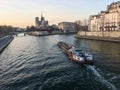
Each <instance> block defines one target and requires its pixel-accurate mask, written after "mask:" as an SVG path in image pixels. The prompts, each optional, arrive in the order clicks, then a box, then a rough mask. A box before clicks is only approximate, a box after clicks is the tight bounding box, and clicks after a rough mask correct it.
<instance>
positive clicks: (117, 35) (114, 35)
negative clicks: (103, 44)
mask: <svg viewBox="0 0 120 90" xmlns="http://www.w3.org/2000/svg"><path fill="white" fill-rule="evenodd" d="M75 37H76V38H81V39H90V40H101V41H110V42H120V32H119V31H112V32H78V33H77V35H76V36H75Z"/></svg>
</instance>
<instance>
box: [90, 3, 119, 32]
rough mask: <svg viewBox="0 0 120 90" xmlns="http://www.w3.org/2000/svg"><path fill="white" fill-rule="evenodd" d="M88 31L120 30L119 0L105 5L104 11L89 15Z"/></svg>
mask: <svg viewBox="0 0 120 90" xmlns="http://www.w3.org/2000/svg"><path fill="white" fill-rule="evenodd" d="M89 30H90V31H120V1H118V2H113V3H111V4H110V5H108V6H107V10H106V11H101V12H100V13H99V14H98V15H91V16H90V17H89Z"/></svg>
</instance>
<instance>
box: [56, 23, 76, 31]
mask: <svg viewBox="0 0 120 90" xmlns="http://www.w3.org/2000/svg"><path fill="white" fill-rule="evenodd" d="M58 29H60V30H64V31H75V23H73V22H61V23H59V24H58Z"/></svg>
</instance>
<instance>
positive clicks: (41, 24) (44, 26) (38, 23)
mask: <svg viewBox="0 0 120 90" xmlns="http://www.w3.org/2000/svg"><path fill="white" fill-rule="evenodd" d="M35 26H36V28H39V29H47V28H48V21H46V20H45V18H44V17H43V15H42V13H41V20H39V17H35Z"/></svg>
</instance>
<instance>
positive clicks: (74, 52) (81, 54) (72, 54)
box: [57, 42, 94, 64]
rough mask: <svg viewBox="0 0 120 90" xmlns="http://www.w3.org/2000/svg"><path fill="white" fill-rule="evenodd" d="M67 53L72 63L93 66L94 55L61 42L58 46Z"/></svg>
mask: <svg viewBox="0 0 120 90" xmlns="http://www.w3.org/2000/svg"><path fill="white" fill-rule="evenodd" d="M57 45H58V46H59V47H60V48H61V49H62V50H64V51H65V53H66V54H67V55H68V56H69V58H70V59H71V60H72V61H75V62H79V63H81V64H93V63H94V59H93V55H92V54H90V53H88V52H86V51H84V50H82V49H80V48H75V47H74V46H72V45H70V44H67V43H65V42H59V43H58V44H57Z"/></svg>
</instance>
